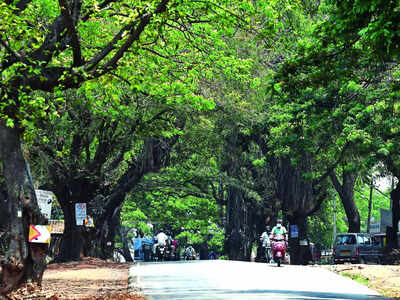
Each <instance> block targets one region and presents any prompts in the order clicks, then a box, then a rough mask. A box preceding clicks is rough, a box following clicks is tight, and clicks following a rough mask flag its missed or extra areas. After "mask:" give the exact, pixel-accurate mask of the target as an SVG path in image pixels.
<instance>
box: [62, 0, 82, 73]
mask: <svg viewBox="0 0 400 300" xmlns="http://www.w3.org/2000/svg"><path fill="white" fill-rule="evenodd" d="M58 3H59V5H60V9H61V15H62V16H63V17H64V19H65V23H66V26H67V31H68V34H69V36H70V37H71V46H72V53H73V65H72V66H73V67H79V66H81V65H83V64H84V61H83V58H82V51H81V45H80V42H79V37H78V33H77V31H76V29H75V25H76V24H77V20H78V18H79V12H80V9H81V6H82V1H81V0H75V1H74V8H73V15H74V18H73V17H72V16H71V15H70V13H69V11H70V9H69V8H68V4H67V1H66V0H58ZM74 19H75V21H74Z"/></svg>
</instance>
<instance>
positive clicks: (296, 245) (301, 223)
mask: <svg viewBox="0 0 400 300" xmlns="http://www.w3.org/2000/svg"><path fill="white" fill-rule="evenodd" d="M288 221H289V224H291V225H297V228H298V237H297V238H291V237H289V247H290V264H292V265H307V264H308V262H309V261H310V256H311V255H310V254H311V253H310V252H309V243H308V230H307V229H308V228H307V217H306V216H304V215H294V216H288Z"/></svg>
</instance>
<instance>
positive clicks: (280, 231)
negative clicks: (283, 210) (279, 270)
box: [270, 219, 287, 266]
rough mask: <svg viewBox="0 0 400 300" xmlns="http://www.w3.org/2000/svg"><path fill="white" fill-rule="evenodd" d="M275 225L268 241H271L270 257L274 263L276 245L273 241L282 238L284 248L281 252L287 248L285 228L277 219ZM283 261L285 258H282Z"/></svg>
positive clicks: (280, 220)
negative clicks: (278, 237)
mask: <svg viewBox="0 0 400 300" xmlns="http://www.w3.org/2000/svg"><path fill="white" fill-rule="evenodd" d="M276 223H277V224H276V225H275V226H274V228H272V230H271V234H270V239H271V241H272V257H273V260H274V261H275V255H276V249H275V247H276V245H275V240H276V237H277V236H283V239H284V248H283V251H285V249H286V247H287V230H286V228H285V226H283V225H282V219H278V220H277V221H276ZM283 260H285V257H283ZM279 265H280V260H278V266H279Z"/></svg>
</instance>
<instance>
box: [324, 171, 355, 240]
mask: <svg viewBox="0 0 400 300" xmlns="http://www.w3.org/2000/svg"><path fill="white" fill-rule="evenodd" d="M330 178H331V180H332V183H333V186H334V187H335V189H336V191H337V193H338V194H339V197H340V200H341V201H342V204H343V207H344V211H345V213H346V216H347V220H348V223H349V229H348V232H360V214H359V212H358V209H357V206H356V203H355V201H354V185H355V183H356V178H357V174H356V173H351V172H347V171H343V173H342V184H340V182H339V180H338V178H337V176H336V174H335V172H334V171H332V172H331V173H330Z"/></svg>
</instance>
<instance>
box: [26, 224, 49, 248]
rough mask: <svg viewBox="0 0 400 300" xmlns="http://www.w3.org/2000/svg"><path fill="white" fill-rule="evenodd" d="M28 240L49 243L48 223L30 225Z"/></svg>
mask: <svg viewBox="0 0 400 300" xmlns="http://www.w3.org/2000/svg"><path fill="white" fill-rule="evenodd" d="M29 242H30V243H44V244H50V226H49V225H30V226H29Z"/></svg>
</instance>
